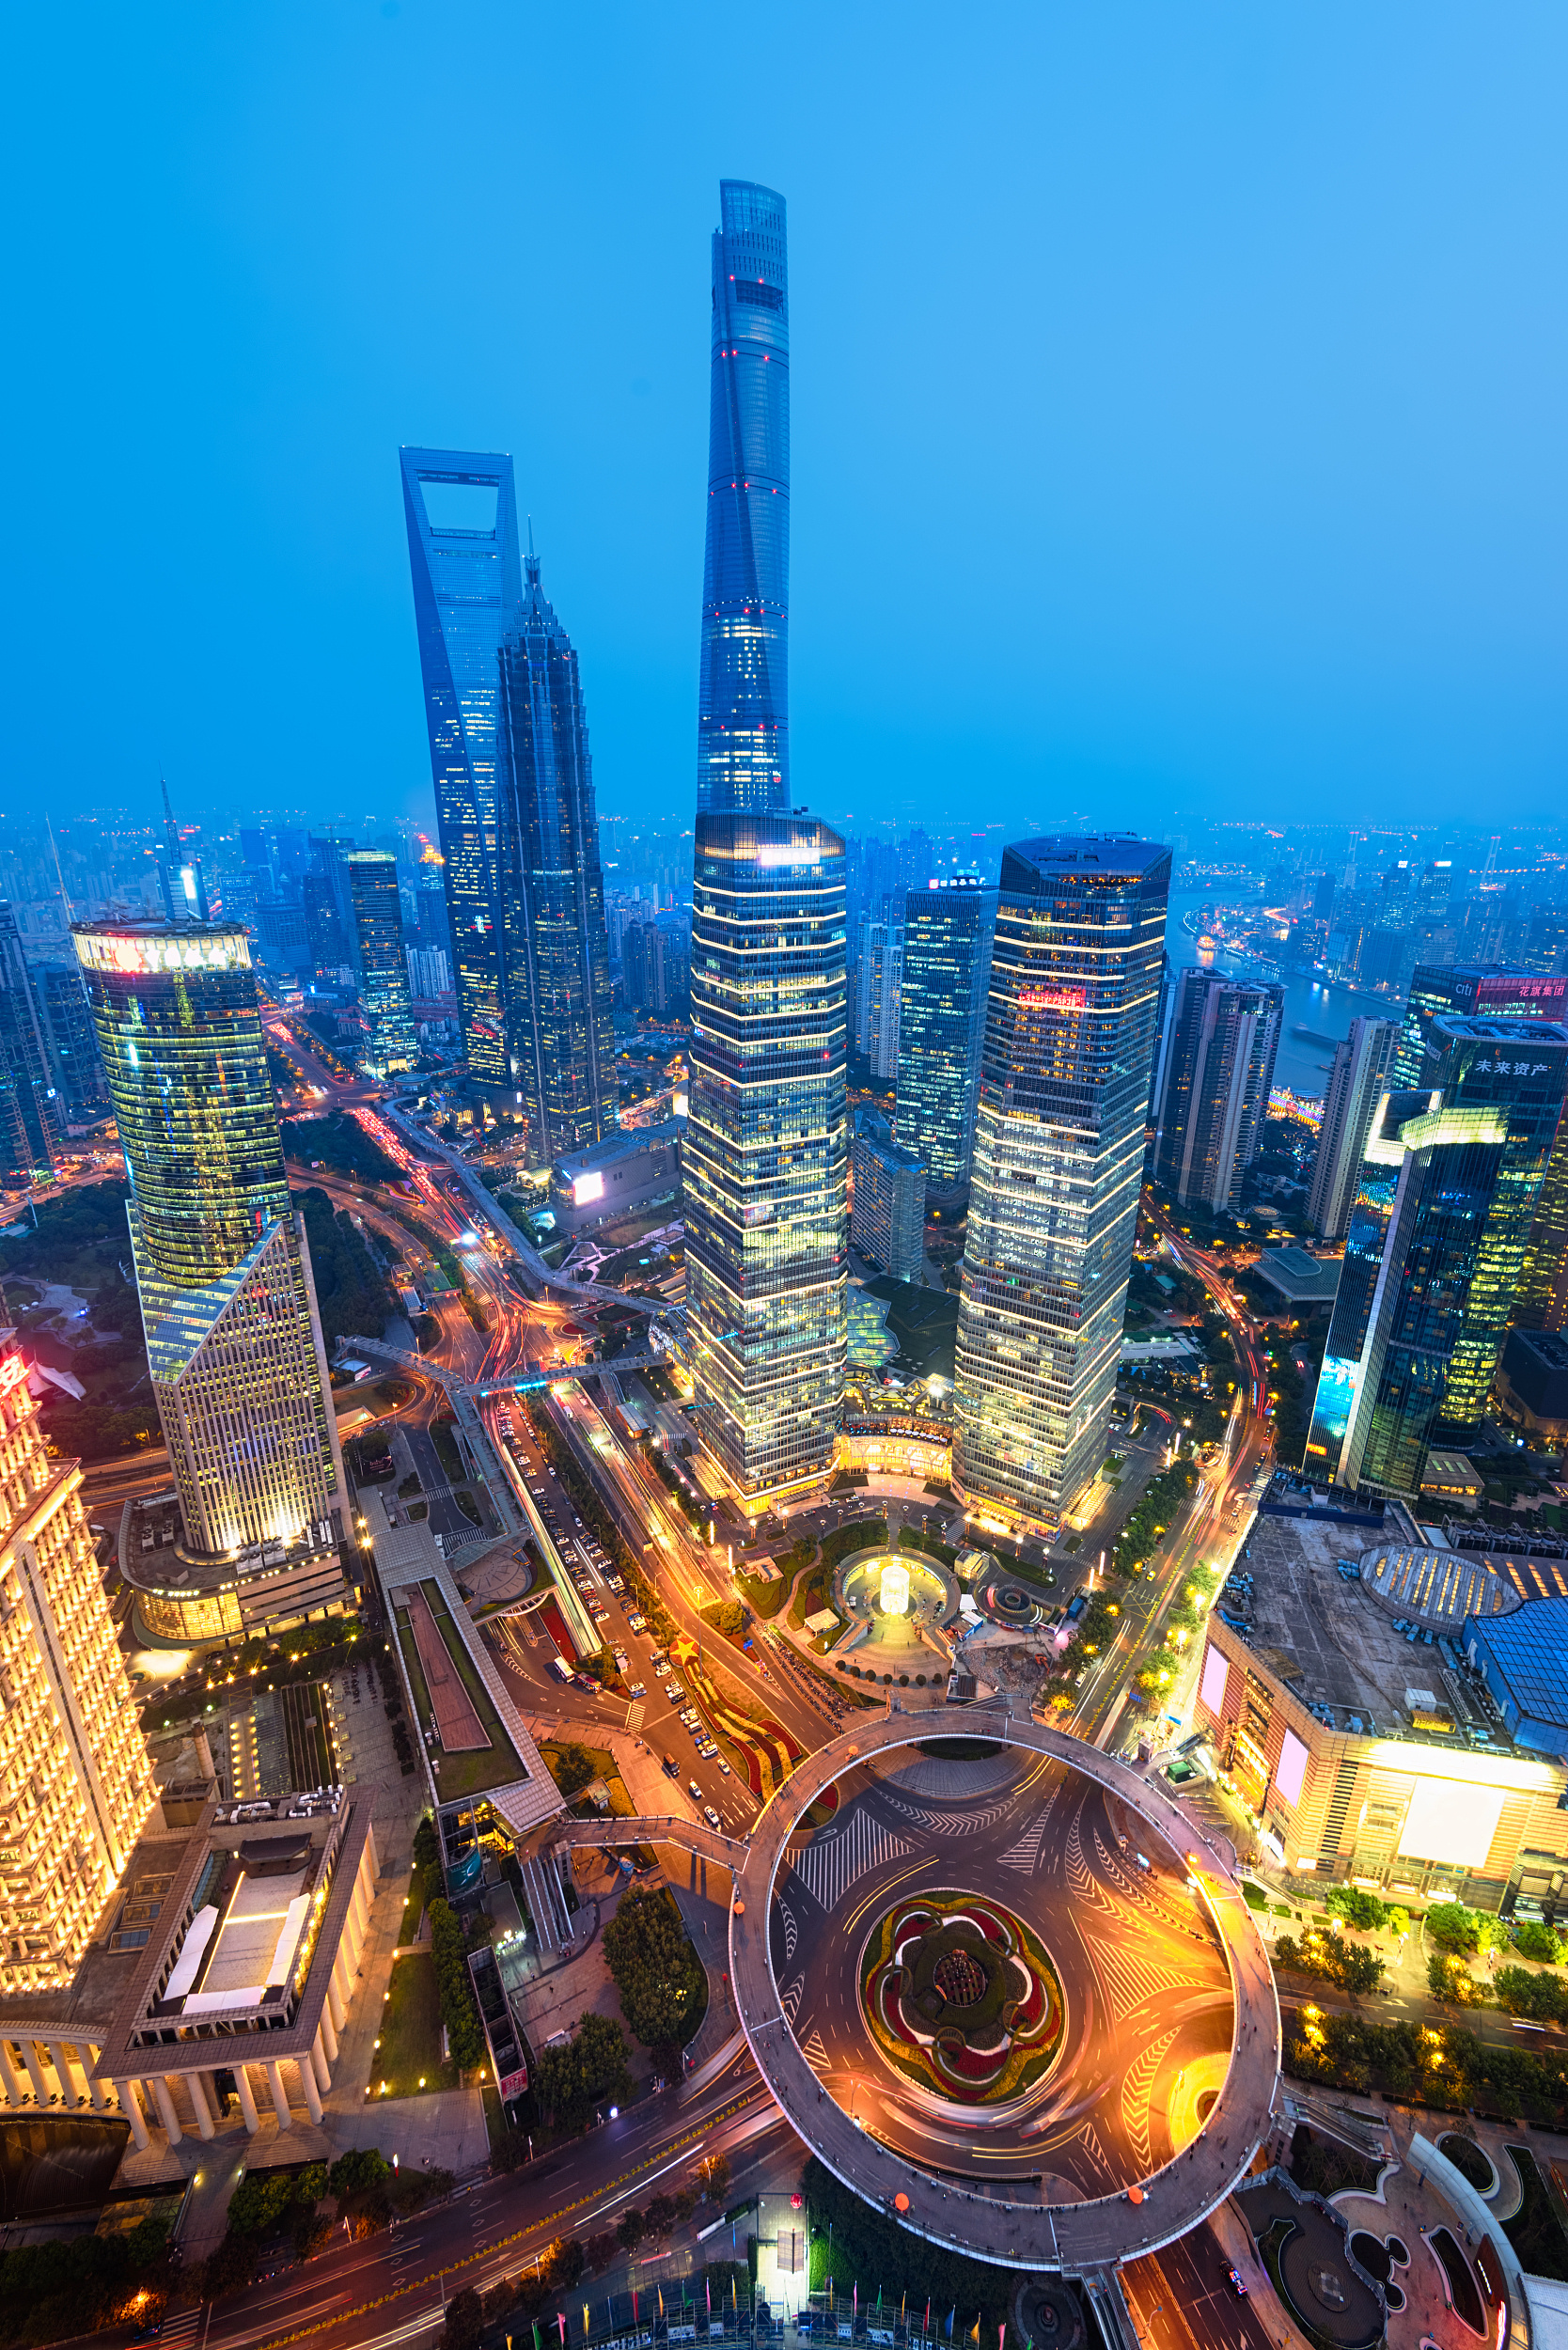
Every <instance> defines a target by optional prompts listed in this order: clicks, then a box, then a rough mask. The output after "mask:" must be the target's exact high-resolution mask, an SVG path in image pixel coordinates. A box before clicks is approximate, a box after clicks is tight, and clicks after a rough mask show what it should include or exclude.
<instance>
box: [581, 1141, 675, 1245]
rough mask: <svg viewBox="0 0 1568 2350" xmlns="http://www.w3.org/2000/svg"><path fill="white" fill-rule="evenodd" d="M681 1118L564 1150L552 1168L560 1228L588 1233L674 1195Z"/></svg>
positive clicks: (654, 1205) (655, 1205) (673, 1197)
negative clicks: (615, 1218)
mask: <svg viewBox="0 0 1568 2350" xmlns="http://www.w3.org/2000/svg"><path fill="white" fill-rule="evenodd" d="M685 1130H686V1129H685V1120H683V1119H680V1118H666V1119H665V1120H663V1121H662V1123H661V1124H659V1125H657V1126H630V1127H626V1128H623V1129H622V1130H620V1131H619V1132H618V1133H616V1134H613V1135H607V1136H605V1138H604V1141H603V1142H593V1143H589V1144H588V1145H587V1147H586V1148H585V1149H583V1150H581V1151H568V1152H563V1154H562V1155H561V1157H559V1158H558V1159H557V1160H556V1161H555V1162H554V1163H553V1165H552V1166H551V1168H550V1206H551V1209H552V1210H553V1212H554V1214H555V1218H556V1223H557V1228H558V1230H561V1231H563V1232H586V1231H588V1230H590V1229H591V1227H592V1226H594V1225H596V1224H605V1223H608V1221H609V1220H610V1218H611V1217H612V1216H617V1215H628V1214H634V1213H635V1211H637V1210H639V1209H642V1208H652V1207H657V1206H658V1205H659V1204H660V1203H661V1202H662V1201H664V1200H666V1199H678V1198H679V1197H680V1192H681V1137H682V1135H683V1134H684V1133H685Z"/></svg>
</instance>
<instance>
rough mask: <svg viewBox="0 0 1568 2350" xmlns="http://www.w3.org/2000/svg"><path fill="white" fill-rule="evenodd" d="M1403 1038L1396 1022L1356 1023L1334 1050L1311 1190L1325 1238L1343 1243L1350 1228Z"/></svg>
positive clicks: (1317, 1228) (1312, 1210)
mask: <svg viewBox="0 0 1568 2350" xmlns="http://www.w3.org/2000/svg"><path fill="white" fill-rule="evenodd" d="M1399 1034H1400V1032H1399V1027H1398V1025H1397V1023H1396V1022H1394V1021H1392V1020H1353V1021H1352V1022H1351V1024H1350V1034H1349V1036H1348V1037H1346V1039H1345V1040H1344V1042H1343V1043H1342V1044H1337V1045H1336V1046H1335V1047H1334V1066H1333V1068H1332V1070H1331V1071H1330V1072H1329V1077H1328V1090H1327V1092H1326V1094H1325V1097H1324V1105H1323V1119H1322V1122H1321V1123H1320V1125H1319V1127H1318V1148H1317V1155H1316V1157H1315V1158H1314V1159H1313V1161H1312V1180H1311V1182H1310V1183H1309V1185H1308V1190H1307V1221H1308V1222H1309V1224H1310V1226H1311V1228H1312V1230H1313V1231H1314V1232H1319V1233H1321V1234H1322V1236H1323V1237H1324V1239H1325V1240H1340V1239H1342V1237H1343V1236H1344V1233H1345V1231H1346V1230H1347V1229H1348V1227H1349V1224H1350V1211H1351V1203H1352V1201H1353V1200H1354V1199H1355V1197H1356V1183H1357V1180H1358V1178H1359V1176H1360V1172H1361V1162H1362V1160H1363V1159H1364V1158H1365V1156H1366V1148H1367V1136H1368V1135H1369V1134H1370V1133H1371V1131H1372V1119H1373V1117H1374V1116H1375V1115H1376V1111H1377V1105H1378V1103H1379V1101H1380V1100H1381V1098H1382V1096H1383V1095H1384V1094H1385V1093H1386V1092H1387V1091H1388V1070H1389V1067H1390V1065H1391V1063H1392V1061H1393V1058H1394V1054H1395V1052H1396V1050H1397V1048H1398V1045H1399Z"/></svg>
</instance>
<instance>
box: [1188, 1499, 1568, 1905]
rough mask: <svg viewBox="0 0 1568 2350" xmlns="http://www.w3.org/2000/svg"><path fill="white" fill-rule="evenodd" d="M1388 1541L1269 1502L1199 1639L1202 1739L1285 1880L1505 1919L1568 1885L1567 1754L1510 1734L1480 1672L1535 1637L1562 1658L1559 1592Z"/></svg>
mask: <svg viewBox="0 0 1568 2350" xmlns="http://www.w3.org/2000/svg"><path fill="white" fill-rule="evenodd" d="M1395 1523H1396V1521H1395V1519H1394V1517H1393V1514H1392V1513H1390V1514H1389V1517H1388V1532H1386V1533H1383V1534H1380V1532H1379V1528H1378V1526H1377V1522H1376V1518H1375V1516H1374V1515H1373V1514H1372V1513H1369V1512H1341V1511H1335V1510H1332V1509H1330V1508H1328V1507H1326V1506H1317V1505H1306V1504H1303V1503H1301V1502H1299V1501H1296V1500H1293V1501H1291V1502H1290V1503H1288V1504H1287V1503H1285V1502H1283V1501H1271V1500H1267V1499H1265V1501H1264V1502H1263V1504H1262V1508H1261V1510H1260V1512H1259V1515H1258V1516H1257V1517H1256V1519H1255V1520H1254V1522H1253V1525H1252V1528H1251V1530H1250V1532H1249V1534H1248V1537H1247V1543H1246V1544H1245V1545H1244V1550H1243V1554H1242V1556H1241V1558H1240V1559H1238V1560H1237V1564H1236V1569H1235V1570H1233V1571H1232V1575H1231V1581H1230V1582H1229V1583H1228V1584H1227V1585H1226V1587H1225V1589H1224V1590H1222V1591H1221V1592H1220V1594H1219V1597H1218V1599H1217V1600H1216V1602H1215V1607H1214V1609H1213V1612H1212V1613H1211V1615H1210V1617H1209V1619H1208V1622H1207V1624H1206V1626H1205V1630H1204V1648H1203V1654H1202V1658H1201V1661H1200V1670H1199V1680H1198V1692H1197V1702H1196V1722H1197V1725H1198V1726H1199V1727H1200V1728H1202V1729H1204V1730H1206V1731H1208V1733H1209V1735H1210V1738H1211V1740H1212V1742H1213V1747H1214V1752H1215V1760H1216V1762H1217V1763H1218V1764H1219V1766H1220V1767H1221V1769H1222V1770H1223V1771H1225V1772H1227V1773H1228V1774H1229V1775H1230V1777H1231V1780H1232V1782H1233V1784H1234V1786H1235V1789H1236V1791H1237V1793H1238V1794H1240V1795H1241V1797H1242V1798H1243V1800H1244V1801H1245V1802H1246V1803H1247V1806H1248V1807H1249V1809H1250V1810H1252V1812H1253V1813H1254V1815H1255V1816H1256V1818H1257V1819H1258V1822H1259V1825H1260V1835H1261V1839H1262V1844H1263V1846H1264V1849H1265V1850H1266V1851H1267V1852H1268V1853H1269V1854H1270V1855H1271V1856H1272V1857H1273V1858H1274V1859H1275V1860H1276V1861H1277V1862H1278V1863H1279V1864H1280V1865H1281V1866H1283V1867H1286V1868H1289V1869H1291V1870H1294V1871H1299V1872H1310V1873H1312V1874H1313V1875H1316V1876H1319V1877H1321V1878H1324V1879H1329V1880H1334V1881H1341V1882H1342V1881H1344V1880H1347V1879H1348V1880H1350V1881H1353V1882H1356V1883H1359V1884H1363V1885H1367V1886H1373V1887H1376V1888H1379V1889H1381V1890H1382V1891H1384V1892H1386V1893H1388V1894H1389V1895H1390V1896H1392V1897H1394V1898H1396V1899H1406V1898H1426V1899H1430V1900H1441V1899H1456V1900H1460V1901H1465V1902H1468V1903H1470V1904H1473V1905H1475V1906H1477V1907H1479V1908H1483V1909H1492V1910H1496V1909H1497V1908H1498V1907H1499V1906H1501V1905H1502V1904H1504V1903H1505V1902H1507V1901H1508V1900H1509V1899H1510V1898H1511V1896H1513V1895H1516V1894H1518V1893H1519V1892H1521V1891H1523V1892H1525V1893H1527V1894H1529V1893H1531V1892H1532V1889H1534V1888H1539V1887H1540V1886H1543V1885H1545V1886H1549V1885H1550V1883H1551V1881H1552V1879H1553V1877H1554V1876H1558V1877H1560V1874H1561V1872H1562V1871H1563V1870H1564V1868H1565V1866H1568V1810H1565V1809H1564V1808H1563V1807H1564V1804H1565V1803H1568V1771H1565V1768H1564V1761H1563V1754H1564V1753H1568V1737H1565V1738H1564V1739H1563V1741H1562V1747H1561V1751H1559V1750H1558V1749H1557V1748H1555V1747H1546V1746H1545V1745H1544V1744H1543V1743H1542V1742H1541V1741H1532V1740H1531V1739H1530V1738H1529V1737H1527V1736H1525V1735H1524V1734H1522V1733H1520V1732H1519V1731H1518V1730H1517V1728H1516V1726H1515V1727H1514V1728H1511V1727H1510V1723H1509V1719H1508V1713H1507V1707H1506V1705H1505V1703H1504V1702H1503V1700H1501V1699H1500V1698H1499V1696H1498V1694H1497V1687H1498V1685H1499V1684H1498V1681H1497V1675H1498V1673H1499V1672H1500V1670H1501V1667H1500V1666H1491V1665H1489V1664H1488V1662H1487V1658H1488V1655H1489V1653H1492V1652H1493V1651H1494V1650H1495V1651H1496V1653H1497V1654H1498V1655H1499V1656H1500V1654H1501V1653H1502V1650H1503V1648H1504V1647H1505V1646H1507V1645H1508V1644H1509V1643H1511V1642H1514V1641H1517V1640H1518V1639H1519V1638H1521V1637H1526V1636H1527V1634H1528V1628H1529V1625H1530V1624H1531V1622H1537V1623H1540V1624H1541V1625H1542V1627H1543V1629H1544V1630H1547V1629H1552V1628H1554V1627H1555V1628H1556V1631H1557V1637H1559V1638H1560V1640H1561V1641H1563V1643H1564V1644H1568V1627H1564V1626H1563V1625H1562V1623H1561V1618H1563V1617H1568V1576H1565V1575H1564V1571H1563V1567H1562V1565H1561V1564H1560V1563H1558V1562H1555V1561H1552V1560H1549V1559H1529V1558H1519V1559H1514V1558H1510V1557H1508V1556H1506V1555H1503V1554H1501V1553H1499V1554H1498V1555H1497V1556H1488V1557H1482V1556H1479V1555H1476V1554H1473V1553H1470V1552H1460V1551H1453V1550H1447V1549H1442V1548H1438V1547H1420V1546H1416V1545H1412V1544H1411V1543H1408V1542H1405V1541H1403V1539H1400V1538H1397V1537H1394V1538H1391V1529H1392V1528H1393V1527H1394V1525H1395ZM1543 1603H1551V1605H1552V1616H1551V1620H1550V1622H1549V1623H1548V1621H1547V1619H1545V1618H1544V1617H1543V1616H1541V1615H1540V1614H1539V1612H1538V1611H1539V1610H1540V1608H1541V1606H1542V1605H1543ZM1505 1624H1506V1625H1507V1626H1508V1627H1509V1629H1508V1631H1507V1635H1506V1638H1505V1640H1504V1641H1503V1642H1501V1643H1499V1642H1497V1639H1496V1635H1497V1631H1498V1629H1499V1627H1502V1626H1503V1625H1505ZM1556 1672H1557V1677H1558V1680H1559V1681H1561V1679H1562V1674H1561V1668H1560V1664H1559V1665H1558V1666H1557V1667H1556Z"/></svg>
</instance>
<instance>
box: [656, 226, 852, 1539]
mask: <svg viewBox="0 0 1568 2350" xmlns="http://www.w3.org/2000/svg"><path fill="white" fill-rule="evenodd" d="M719 203H720V211H721V219H722V225H721V227H719V229H718V231H717V233H716V234H715V236H714V238H713V404H712V408H711V411H710V444H709V459H708V549H707V563H706V568H705V573H704V579H703V590H702V687H701V710H700V714H699V719H698V784H697V807H698V814H697V828H696V842H695V859H694V870H693V882H692V1080H691V1091H690V1108H689V1115H688V1118H687V1123H686V1140H685V1147H684V1151H683V1152H682V1175H683V1181H684V1190H685V1223H686V1285H687V1288H686V1296H687V1304H686V1326H687V1331H688V1334H689V1337H690V1341H691V1355H692V1374H693V1380H694V1385H695V1388H696V1397H697V1406H698V1424H699V1426H700V1428H701V1430H702V1434H703V1440H704V1442H705V1444H706V1445H707V1448H708V1451H709V1455H710V1457H711V1458H712V1459H713V1461H714V1462H715V1463H716V1464H717V1465H718V1466H719V1468H720V1470H721V1471H722V1473H723V1474H724V1476H725V1478H726V1479H727V1481H728V1482H729V1486H730V1489H731V1491H732V1492H733V1493H735V1494H736V1495H737V1496H739V1498H740V1499H741V1501H742V1504H743V1506H744V1507H745V1508H746V1509H747V1510H748V1511H751V1512H757V1511H760V1510H762V1509H764V1508H765V1507H766V1506H767V1505H768V1503H769V1502H770V1501H771V1500H772V1499H773V1498H774V1497H776V1496H780V1495H784V1494H788V1493H791V1492H794V1491H798V1490H800V1489H801V1488H803V1487H806V1486H809V1485H813V1484H816V1483H818V1482H820V1481H821V1480H822V1479H823V1477H824V1476H825V1475H827V1473H828V1472H829V1471H830V1470H831V1468H832V1465H833V1459H834V1450H835V1446H836V1442H837V1438H838V1431H839V1407H840V1404H841V1402H842V1398H843V1387H844V1355H845V1305H846V1291H847V1286H848V1271H849V1218H848V1209H847V1199H846V1168H847V1162H846V1149H845V1080H846V1058H845V1056H846V1043H847V1039H846V1011H847V1001H846V994H845V985H844V918H845V885H844V844H843V842H842V841H841V840H840V839H839V837H838V835H837V834H836V833H834V832H830V831H829V829H828V827H827V826H826V825H825V824H824V823H822V822H821V820H820V819H819V818H817V817H814V816H808V815H807V814H806V812H805V811H804V809H792V807H791V806H790V790H789V752H788V748H787V744H786V731H785V729H786V706H787V705H786V669H785V660H786V647H787V637H786V628H787V601H788V591H789V519H790V478H789V466H790V386H789V375H788V366H789V312H788V309H787V306H786V298H785V285H786V279H785V255H784V199H783V197H782V196H776V195H775V194H774V193H773V191H772V190H771V189H770V188H758V187H753V186H751V185H750V184H749V183H748V182H746V181H745V180H723V181H721V182H720V187H719Z"/></svg>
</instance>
